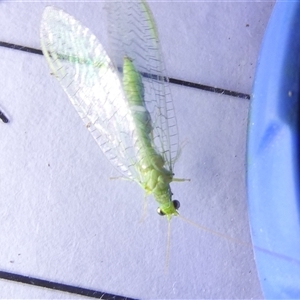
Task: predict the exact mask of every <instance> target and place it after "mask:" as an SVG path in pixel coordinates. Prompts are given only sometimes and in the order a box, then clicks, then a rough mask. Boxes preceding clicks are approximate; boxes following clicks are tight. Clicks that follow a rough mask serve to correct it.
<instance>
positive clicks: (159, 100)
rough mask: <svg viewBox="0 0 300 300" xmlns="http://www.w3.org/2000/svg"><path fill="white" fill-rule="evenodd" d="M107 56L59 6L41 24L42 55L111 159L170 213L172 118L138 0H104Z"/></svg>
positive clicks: (147, 15)
mask: <svg viewBox="0 0 300 300" xmlns="http://www.w3.org/2000/svg"><path fill="white" fill-rule="evenodd" d="M106 9H107V12H108V21H109V38H110V42H111V46H112V53H111V54H110V55H108V54H107V53H106V51H105V50H104V48H103V46H102V45H101V43H100V42H99V41H98V39H97V38H96V37H95V35H93V33H92V32H91V31H90V30H89V29H88V28H86V27H84V26H83V25H82V24H81V23H80V22H79V21H77V20H76V19H75V18H74V17H72V16H71V15H69V14H67V13H66V12H64V11H63V10H61V9H58V8H55V7H47V8H46V9H45V10H44V13H43V16H42V22H41V30H40V35H41V45H42V51H43V54H44V56H45V57H46V59H47V61H48V64H49V66H50V68H51V72H52V73H53V74H54V75H55V76H56V78H57V79H58V81H59V82H60V84H61V86H62V87H63V89H64V90H65V92H66V93H67V95H68V96H69V98H70V100H71V102H72V104H73V105H74V107H75V109H76V110H77V112H78V114H79V115H80V117H81V118H82V120H83V122H84V123H85V125H86V127H87V128H88V130H89V131H90V132H91V134H92V136H93V137H94V139H95V140H96V142H97V143H98V145H99V146H100V148H101V149H102V151H103V153H104V154H105V155H106V156H107V158H108V159H109V160H110V161H111V163H112V164H113V165H114V166H115V167H116V168H117V169H118V170H119V171H120V172H121V173H122V174H123V175H124V176H125V177H126V178H129V179H130V180H132V181H135V182H137V183H138V184H139V185H140V186H141V187H142V188H143V189H144V190H145V192H146V194H147V195H150V194H153V196H154V198H155V200H156V201H157V202H158V204H159V208H158V213H159V214H160V215H165V216H166V217H167V218H168V220H170V219H171V218H172V216H177V215H178V211H177V209H178V208H179V202H178V201H177V200H172V192H171V188H170V183H171V182H172V181H182V180H183V179H176V178H174V177H173V176H174V173H173V169H174V163H175V161H176V158H177V156H178V135H177V124H176V117H175V113H174V108H173V103H172V99H171V95H170V90H169V86H168V78H167V76H166V74H165V68H164V63H163V59H162V54H161V50H160V43H159V39H158V33H157V29H156V25H155V22H154V18H153V15H152V12H151V10H150V8H149V6H148V5H147V3H146V2H145V1H143V0H141V1H139V2H119V3H117V2H114V3H113V2H111V3H109V4H107V7H106Z"/></svg>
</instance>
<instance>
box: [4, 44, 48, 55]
mask: <svg viewBox="0 0 300 300" xmlns="http://www.w3.org/2000/svg"><path fill="white" fill-rule="evenodd" d="M0 47H4V48H9V49H13V50H19V51H25V52H28V53H33V54H39V55H43V52H42V50H39V49H35V48H30V47H25V46H20V45H15V44H10V43H6V42H1V41H0Z"/></svg>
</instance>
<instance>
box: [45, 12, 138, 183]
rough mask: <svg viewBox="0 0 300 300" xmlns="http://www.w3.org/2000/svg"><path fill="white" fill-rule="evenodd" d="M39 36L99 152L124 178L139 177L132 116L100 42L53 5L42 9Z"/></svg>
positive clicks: (46, 54) (135, 178)
mask: <svg viewBox="0 0 300 300" xmlns="http://www.w3.org/2000/svg"><path fill="white" fill-rule="evenodd" d="M40 34H41V45H42V50H43V54H44V55H45V57H46V58H47V60H48V63H49V65H50V68H51V69H52V71H53V73H54V74H55V76H56V77H57V79H58V80H59V82H60V84H61V85H62V87H63V89H64V90H65V92H66V93H67V94H68V96H69V98H70V100H71V102H72V103H73V105H74V107H75V108H76V110H77V112H78V113H79V115H80V116H81V118H82V120H83V122H84V123H85V124H86V127H87V128H88V129H89V131H90V132H91V133H92V135H93V137H94V138H95V140H96V141H97V143H98V144H99V146H100V148H101V149H102V151H103V152H104V153H105V154H106V156H107V157H108V158H109V159H110V161H111V162H112V164H113V165H114V166H116V167H117V168H118V169H119V170H120V171H121V172H122V173H123V174H124V175H125V176H126V177H129V178H131V179H134V180H137V181H140V178H139V173H138V172H137V171H136V169H135V167H136V165H137V161H136V160H137V157H138V156H137V153H136V152H137V151H138V149H136V147H135V145H136V142H137V138H136V135H135V132H134V124H133V120H132V115H131V113H130V110H129V107H128V102H127V100H126V98H125V96H124V93H123V88H122V83H121V81H120V79H119V76H118V74H117V70H116V69H115V67H114V65H113V63H112V62H111V60H110V58H109V57H108V56H107V54H106V52H105V50H104V49H103V47H102V45H101V44H100V43H99V41H98V40H97V38H96V37H95V36H94V35H93V34H92V33H91V32H90V31H89V29H88V28H85V27H84V26H83V25H81V24H80V23H79V22H78V21H77V20H76V19H74V18H73V17H72V16H70V15H69V14H67V13H66V12H64V11H63V10H60V9H57V8H54V7H47V8H46V9H45V11H44V13H43V16H42V22H41V30H40Z"/></svg>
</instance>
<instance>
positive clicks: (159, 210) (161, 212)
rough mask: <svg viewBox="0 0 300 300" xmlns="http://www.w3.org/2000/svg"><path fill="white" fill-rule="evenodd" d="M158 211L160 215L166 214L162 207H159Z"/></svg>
mask: <svg viewBox="0 0 300 300" xmlns="http://www.w3.org/2000/svg"><path fill="white" fill-rule="evenodd" d="M157 213H158V214H159V215H160V216H164V215H165V213H164V212H163V211H162V210H161V208H160V207H159V208H158V209H157Z"/></svg>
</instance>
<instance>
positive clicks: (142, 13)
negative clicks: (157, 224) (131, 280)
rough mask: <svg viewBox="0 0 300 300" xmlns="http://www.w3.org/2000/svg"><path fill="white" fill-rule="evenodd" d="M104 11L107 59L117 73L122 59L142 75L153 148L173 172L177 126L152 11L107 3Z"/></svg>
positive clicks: (135, 5)
mask: <svg viewBox="0 0 300 300" xmlns="http://www.w3.org/2000/svg"><path fill="white" fill-rule="evenodd" d="M106 9H107V12H108V24H109V38H110V42H111V48H112V49H111V50H112V53H111V54H110V57H111V59H112V61H113V62H114V64H115V65H116V66H118V70H119V72H120V73H121V72H122V64H123V57H124V56H125V55H126V56H128V57H130V58H131V59H132V60H133V63H134V65H135V67H136V69H137V70H138V71H139V72H140V73H141V75H142V78H143V84H144V92H145V103H146V107H147V110H148V111H149V113H150V116H151V119H152V123H153V124H152V126H153V140H154V145H155V148H156V151H157V152H158V153H160V154H161V155H162V156H163V157H164V160H165V162H166V167H167V168H168V169H169V170H171V171H172V170H173V164H174V162H175V160H176V158H177V155H178V135H177V123H176V117H175V113H174V107H173V102H172V98H171V93H170V89H169V83H168V78H167V76H166V72H165V67H164V63H163V58H162V54H161V49H160V43H159V39H158V33H157V28H156V25H155V21H154V19H153V16H152V13H151V10H150V8H149V7H148V5H147V4H146V2H145V1H143V0H142V1H139V2H128V1H123V2H110V3H108V4H107V5H106Z"/></svg>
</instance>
